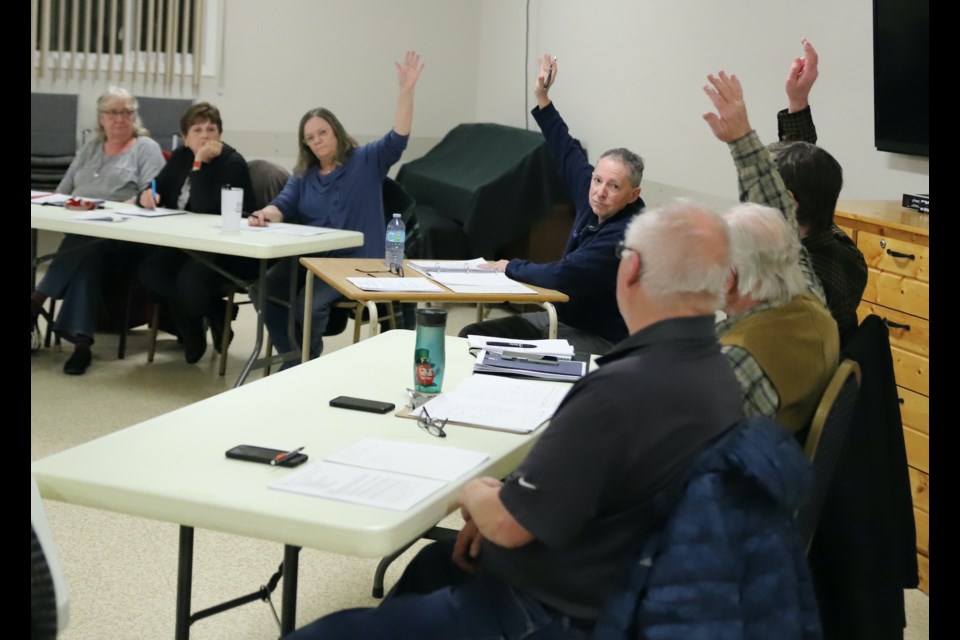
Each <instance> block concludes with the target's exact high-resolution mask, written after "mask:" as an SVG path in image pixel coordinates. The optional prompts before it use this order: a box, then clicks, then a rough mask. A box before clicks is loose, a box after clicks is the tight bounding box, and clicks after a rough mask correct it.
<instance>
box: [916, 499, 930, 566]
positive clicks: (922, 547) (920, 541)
mask: <svg viewBox="0 0 960 640" xmlns="http://www.w3.org/2000/svg"><path fill="white" fill-rule="evenodd" d="M913 521H914V523H916V526H917V551H919V552H920V553H922V554H923V555H925V556H929V555H930V515H929V514H928V513H925V512H923V511H920V510H919V509H914V510H913Z"/></svg>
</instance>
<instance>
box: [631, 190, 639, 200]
mask: <svg viewBox="0 0 960 640" xmlns="http://www.w3.org/2000/svg"><path fill="white" fill-rule="evenodd" d="M639 197H640V187H634V188H633V192H632V193H631V194H630V202H636V201H637V198H639Z"/></svg>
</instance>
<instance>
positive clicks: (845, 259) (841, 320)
mask: <svg viewBox="0 0 960 640" xmlns="http://www.w3.org/2000/svg"><path fill="white" fill-rule="evenodd" d="M801 44H802V45H803V49H804V56H803V57H798V58H794V60H793V63H792V64H791V66H790V71H789V72H788V73H787V80H786V92H787V101H788V105H789V106H788V107H787V108H786V109H783V110H781V111H780V112H779V113H777V131H778V134H779V138H780V141H779V142H775V143H773V144H771V145H769V146H768V147H767V148H768V149H769V150H770V152H771V153H772V154H773V159H774V162H775V163H776V164H777V169H778V170H779V172H780V177H782V178H783V183H784V185H785V186H786V188H787V190H788V191H789V192H790V195H791V196H792V197H793V199H794V200H795V201H796V203H797V222H798V226H799V230H800V241H801V242H802V243H803V246H804V248H805V249H806V250H807V252H808V253H809V254H810V261H811V264H812V265H813V270H814V271H815V272H816V274H817V277H818V278H819V279H820V282H821V284H822V285H823V290H824V293H825V294H826V298H827V308H828V309H829V310H830V314H831V315H832V316H833V318H834V320H836V321H837V327H838V328H839V330H840V343H841V344H843V343H845V342H846V339H847V338H848V337H849V336H850V334H851V333H853V331H854V330H855V329H856V328H857V325H858V324H859V321H858V318H857V307H858V306H859V305H860V298H861V297H862V296H863V290H864V288H865V287H866V285H867V262H866V260H865V259H864V257H863V253H861V251H860V249H858V248H857V245H856V244H854V242H853V240H851V239H850V237H849V236H848V235H847V234H846V233H844V232H843V231H842V230H841V229H840V227H838V226H837V225H835V224H834V223H833V212H834V210H835V209H836V208H837V199H838V198H839V197H840V190H841V188H842V187H843V169H842V168H841V166H840V163H839V162H837V160H836V159H835V158H834V157H833V156H832V155H830V154H829V153H827V151H825V150H824V149H821V148H820V147H818V146H816V142H817V129H816V127H815V126H814V124H813V116H812V115H811V112H810V102H809V95H810V89H811V88H812V87H813V83H814V82H815V81H816V79H817V75H818V69H817V66H818V62H819V58H818V56H817V52H816V50H815V49H814V48H813V45H812V44H810V43H809V42H808V41H807V40H806V39H804V40H802V41H801Z"/></svg>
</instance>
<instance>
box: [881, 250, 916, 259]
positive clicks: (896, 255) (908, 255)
mask: <svg viewBox="0 0 960 640" xmlns="http://www.w3.org/2000/svg"><path fill="white" fill-rule="evenodd" d="M887 253H889V254H890V255H891V256H893V257H894V258H906V259H907V260H916V259H917V256H916V255H914V254H912V253H900V252H899V251H894V250H893V249H887Z"/></svg>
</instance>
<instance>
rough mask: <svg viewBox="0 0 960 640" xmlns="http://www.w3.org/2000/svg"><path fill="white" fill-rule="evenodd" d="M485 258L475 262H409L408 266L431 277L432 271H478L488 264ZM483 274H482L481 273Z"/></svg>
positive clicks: (476, 259) (475, 259)
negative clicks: (481, 266) (480, 267)
mask: <svg viewBox="0 0 960 640" xmlns="http://www.w3.org/2000/svg"><path fill="white" fill-rule="evenodd" d="M486 263H487V261H486V260H484V259H483V258H474V259H473V260H408V261H407V266H408V267H410V268H411V269H413V270H414V271H419V272H420V273H422V274H423V275H425V276H426V275H430V272H431V271H470V272H472V271H476V270H477V269H478V268H479V266H480V265H481V264H486ZM481 273H482V272H481Z"/></svg>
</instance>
